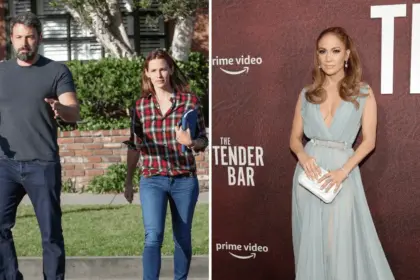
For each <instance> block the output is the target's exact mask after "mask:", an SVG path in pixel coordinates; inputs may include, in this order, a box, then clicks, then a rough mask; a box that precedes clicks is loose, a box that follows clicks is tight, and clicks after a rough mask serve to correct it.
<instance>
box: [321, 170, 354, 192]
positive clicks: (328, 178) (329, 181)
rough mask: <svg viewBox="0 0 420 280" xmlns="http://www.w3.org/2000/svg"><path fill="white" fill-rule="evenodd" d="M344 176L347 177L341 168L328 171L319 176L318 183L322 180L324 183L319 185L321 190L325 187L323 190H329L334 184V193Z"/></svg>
mask: <svg viewBox="0 0 420 280" xmlns="http://www.w3.org/2000/svg"><path fill="white" fill-rule="evenodd" d="M346 178H347V173H346V172H345V171H344V170H342V169H338V170H334V171H330V172H328V173H327V174H325V175H324V176H322V177H321V178H319V180H318V183H321V182H323V181H324V183H323V184H322V186H321V190H323V189H325V192H329V191H330V189H331V188H332V187H334V186H335V188H334V192H335V193H336V192H337V191H338V188H339V187H340V185H341V183H342V182H343V181H344V180H345V179H346Z"/></svg>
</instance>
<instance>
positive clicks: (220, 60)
mask: <svg viewBox="0 0 420 280" xmlns="http://www.w3.org/2000/svg"><path fill="white" fill-rule="evenodd" d="M262 63H263V60H262V58H261V57H253V56H251V55H241V56H240V57H218V56H216V57H215V58H213V59H212V65H213V66H218V67H219V68H220V70H222V71H223V72H224V73H226V74H229V75H240V74H248V72H249V69H250V66H252V65H261V64H262ZM230 66H237V68H238V67H239V69H237V70H233V69H232V67H230ZM228 69H229V70H228Z"/></svg>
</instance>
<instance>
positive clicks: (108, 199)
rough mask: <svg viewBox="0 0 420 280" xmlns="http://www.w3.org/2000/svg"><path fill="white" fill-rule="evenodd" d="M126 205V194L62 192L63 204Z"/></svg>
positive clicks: (203, 198)
mask: <svg viewBox="0 0 420 280" xmlns="http://www.w3.org/2000/svg"><path fill="white" fill-rule="evenodd" d="M198 203H207V204H208V203H209V193H208V192H202V193H200V194H199V196H198ZM22 204H26V205H30V204H31V201H30V199H29V197H28V196H27V195H25V197H24V198H23V200H22ZM95 204H99V205H124V204H129V203H128V202H127V200H125V197H124V194H91V193H81V194H78V193H62V194H61V205H95ZM133 204H140V197H139V194H138V193H136V194H134V198H133Z"/></svg>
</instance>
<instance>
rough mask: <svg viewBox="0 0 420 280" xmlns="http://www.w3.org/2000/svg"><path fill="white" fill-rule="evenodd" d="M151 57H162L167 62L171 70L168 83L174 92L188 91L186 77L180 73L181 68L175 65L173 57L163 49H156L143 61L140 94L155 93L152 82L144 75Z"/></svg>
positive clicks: (144, 95) (145, 95)
mask: <svg viewBox="0 0 420 280" xmlns="http://www.w3.org/2000/svg"><path fill="white" fill-rule="evenodd" d="M153 59H164V60H165V61H166V63H167V64H168V67H169V69H171V70H172V74H171V76H170V84H171V87H172V88H173V90H174V91H175V92H188V91H189V87H188V79H187V77H186V76H185V75H184V74H183V73H182V71H181V69H179V67H178V66H177V65H176V63H175V61H174V59H173V58H172V57H171V56H170V55H169V54H168V53H167V52H166V51H164V50H162V49H158V50H154V51H151V52H150V53H149V54H148V55H147V57H146V60H145V61H144V64H143V73H142V74H141V89H142V90H141V91H142V96H143V97H147V96H148V95H149V94H150V93H152V94H156V92H155V88H154V87H153V84H152V82H151V81H150V79H149V78H148V77H147V76H146V70H149V62H150V61H151V60H153Z"/></svg>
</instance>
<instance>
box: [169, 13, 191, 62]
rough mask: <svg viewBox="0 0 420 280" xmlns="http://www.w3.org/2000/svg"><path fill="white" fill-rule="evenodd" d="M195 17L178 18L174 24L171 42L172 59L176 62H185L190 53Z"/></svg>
mask: <svg viewBox="0 0 420 280" xmlns="http://www.w3.org/2000/svg"><path fill="white" fill-rule="evenodd" d="M194 22H195V17H187V18H178V19H177V20H176V23H175V31H174V37H173V40H172V46H171V51H172V57H173V58H174V59H176V60H180V61H187V60H188V56H189V54H190V52H191V43H192V39H193V36H194Z"/></svg>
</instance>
